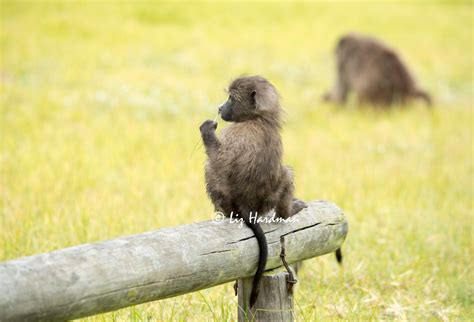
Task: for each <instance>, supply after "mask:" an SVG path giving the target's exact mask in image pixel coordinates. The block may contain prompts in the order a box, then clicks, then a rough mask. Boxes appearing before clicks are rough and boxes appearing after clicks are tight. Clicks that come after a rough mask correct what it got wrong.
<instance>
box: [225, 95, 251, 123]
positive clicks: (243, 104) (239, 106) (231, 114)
mask: <svg viewBox="0 0 474 322" xmlns="http://www.w3.org/2000/svg"><path fill="white" fill-rule="evenodd" d="M246 94H247V95H245V93H244V96H243V97H242V95H238V94H237V93H232V92H229V98H228V99H227V101H226V102H225V103H224V104H222V105H221V106H220V107H219V112H220V114H221V117H222V119H223V120H224V121H227V122H243V121H247V120H250V119H253V118H255V117H257V113H256V104H255V94H256V91H255V90H252V91H249V92H248V93H246Z"/></svg>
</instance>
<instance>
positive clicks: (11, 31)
mask: <svg viewBox="0 0 474 322" xmlns="http://www.w3.org/2000/svg"><path fill="white" fill-rule="evenodd" d="M351 30H357V31H361V32H366V33H370V34H372V35H376V36H380V37H383V38H384V39H385V40H386V41H387V42H389V43H391V44H393V45H394V46H395V47H396V48H398V49H399V51H400V52H401V53H402V55H403V57H404V59H405V60H406V61H407V62H408V63H409V65H410V66H411V67H412V69H413V70H414V72H415V73H416V75H417V78H418V80H419V82H420V83H421V84H422V85H423V86H424V87H425V88H427V89H428V90H429V91H430V92H431V93H432V94H433V96H434V99H435V101H436V103H435V107H434V108H433V109H432V110H429V109H427V108H425V107H424V106H423V105H422V104H416V103H414V104H413V105H412V106H408V107H407V108H396V109H393V110H391V111H388V112H380V111H374V110H373V109H371V108H368V107H365V108H364V107H362V108H356V107H354V106H350V107H349V108H346V109H342V108H338V107H336V106H330V105H324V104H322V103H321V102H320V100H319V98H320V96H321V94H322V92H323V91H325V90H326V89H327V88H328V87H330V86H331V82H332V80H333V79H334V76H333V67H334V64H333V60H332V54H331V52H332V50H333V46H334V43H335V41H336V39H337V37H338V36H339V35H341V33H344V32H347V31H351ZM0 41H1V70H0V80H1V83H0V84H1V85H0V86H1V87H0V90H1V107H0V109H1V116H2V119H1V134H0V136H1V143H2V148H1V155H0V164H1V177H0V193H1V196H2V197H1V199H0V203H1V204H0V205H1V213H0V260H8V259H13V258H16V257H20V256H25V255H32V254H36V253H39V252H46V251H50V250H53V249H58V248H63V247H67V246H71V245H76V244H80V243H86V242H93V241H98V240H105V239H111V238H114V237H118V236H123V235H128V234H133V233H140V232H144V231H148V230H152V229H157V228H160V227H167V226H175V225H179V224H185V223H190V222H193V221H200V220H207V219H210V218H211V216H212V206H211V203H210V202H209V201H208V199H207V197H206V195H205V190H204V183H203V182H204V179H203V163H204V160H205V156H204V152H203V150H202V149H201V150H198V151H197V152H196V153H194V154H193V155H192V156H190V155H191V151H192V150H193V147H194V146H195V145H196V143H197V142H199V131H198V127H199V125H200V124H201V122H202V121H203V120H205V119H208V118H214V116H215V114H216V106H217V105H218V103H219V102H221V101H223V100H224V99H225V94H224V92H223V90H222V89H223V88H224V87H225V86H226V85H227V84H228V82H229V81H230V80H231V79H232V78H233V77H235V76H238V75H241V74H262V75H264V76H266V77H267V78H269V79H270V80H271V81H272V82H273V83H274V84H275V85H276V86H277V88H278V89H279V90H280V92H281V94H282V96H283V105H284V107H285V108H286V111H287V114H288V115H287V122H286V125H285V127H284V131H283V141H284V146H285V162H286V163H287V164H289V165H291V166H292V167H293V168H294V169H295V172H296V192H297V195H298V196H299V197H301V198H304V199H306V200H312V199H328V200H331V201H333V202H335V203H337V204H338V205H339V206H341V207H342V208H343V209H344V210H345V213H346V215H347V217H348V220H349V222H350V225H349V227H350V229H349V236H348V239H347V241H346V243H345V245H344V251H345V256H346V257H345V259H346V262H345V265H344V269H343V270H341V269H339V268H338V267H337V264H336V263H335V260H334V258H333V256H332V255H331V256H323V257H321V258H316V259H313V260H310V261H307V263H306V265H305V266H304V268H303V270H302V273H301V276H300V283H299V284H298V288H297V291H296V308H297V312H296V314H297V317H298V320H303V321H312V320H315V319H317V320H327V319H350V320H356V319H358V320H367V319H402V320H420V321H424V320H438V319H439V320H448V319H449V320H460V319H474V312H473V304H474V287H473V285H474V275H473V274H474V273H473V272H474V267H473V266H474V265H473V260H472V254H473V252H474V247H473V239H472V226H473V203H472V202H473V199H472V198H473V179H474V178H473V124H474V123H473V112H472V99H473V65H474V64H473V57H474V55H473V8H472V5H470V4H466V5H461V4H449V3H446V4H429V3H427V2H423V3H416V4H415V3H409V2H398V3H384V4H381V3H379V4H377V3H372V4H370V3H368V2H364V3H362V2H361V3H356V2H350V3H349V2H348V3H344V4H342V3H341V4H336V3H332V4H329V3H320V4H279V3H266V4H264V3H242V4H232V3H207V4H189V3H188V4H179V3H163V4H155V5H146V4H132V3H128V4H122V5H112V3H110V2H109V3H105V2H104V3H98V2H96V3H88V2H82V3H80V4H73V3H50V4H46V3H40V2H37V3H36V4H35V3H28V4H26V3H25V4H15V3H13V2H5V1H2V2H1V28H0ZM223 126H225V125H224V123H223V122H222V121H221V122H220V124H219V127H223ZM236 307H237V305H236V298H235V297H234V296H233V290H232V286H231V285H230V284H229V285H224V286H218V287H214V288H212V289H208V290H204V291H201V292H198V293H193V294H189V295H185V296H180V297H176V298H172V299H168V300H164V301H157V302H153V303H148V304H144V305H139V306H136V307H132V308H126V309H123V310H120V311H117V312H113V313H108V314H105V315H100V316H96V317H91V318H89V319H87V320H91V321H92V320H94V321H95V320H99V321H104V320H111V319H115V320H125V321H127V320H135V321H143V320H147V319H151V320H160V321H163V320H182V321H185V320H196V321H202V320H236V317H237V314H236V313H237V309H236Z"/></svg>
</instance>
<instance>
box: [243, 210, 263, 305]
mask: <svg viewBox="0 0 474 322" xmlns="http://www.w3.org/2000/svg"><path fill="white" fill-rule="evenodd" d="M244 220H245V223H246V224H247V226H248V227H249V228H250V229H252V231H253V233H254V234H255V237H256V238H257V242H258V248H259V249H260V255H259V258H258V266H257V271H256V272H255V275H254V277H253V283H252V291H251V292H250V308H252V307H253V306H254V305H255V302H256V301H257V297H258V292H259V291H260V281H261V280H262V275H263V272H264V271H265V266H266V265H267V257H268V245H267V238H266V237H265V233H264V232H263V230H262V227H260V224H258V223H256V222H255V223H253V222H251V221H250V220H249V219H247V218H245V217H244Z"/></svg>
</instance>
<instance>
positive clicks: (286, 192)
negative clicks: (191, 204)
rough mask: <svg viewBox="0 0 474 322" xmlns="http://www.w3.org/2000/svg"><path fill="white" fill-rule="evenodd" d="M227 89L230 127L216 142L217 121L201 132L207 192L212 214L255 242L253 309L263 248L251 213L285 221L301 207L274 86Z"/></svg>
mask: <svg viewBox="0 0 474 322" xmlns="http://www.w3.org/2000/svg"><path fill="white" fill-rule="evenodd" d="M228 91H229V100H228V101H227V102H226V103H225V104H223V105H222V106H221V107H220V108H219V111H220V113H221V116H222V118H223V119H224V120H226V121H231V122H233V123H232V124H231V125H229V126H228V127H227V128H225V129H223V130H222V132H221V134H220V137H219V138H217V136H216V134H215V129H216V127H217V123H215V122H213V121H210V120H208V121H205V122H204V123H203V124H202V125H201V128H200V130H201V135H202V139H203V141H204V145H205V148H206V153H207V155H208V160H207V164H206V168H205V178H206V188H207V193H208V195H209V197H210V199H211V200H212V202H213V204H214V206H215V208H216V211H221V212H222V213H224V214H225V215H226V216H230V215H231V213H233V215H234V216H235V215H236V214H238V215H239V216H240V217H242V218H243V219H244V221H245V222H246V224H247V225H248V226H249V227H250V228H251V229H252V230H253V231H254V233H255V235H256V237H257V240H258V242H259V248H260V260H259V267H258V269H257V273H256V274H255V277H254V289H253V290H252V295H251V300H250V304H251V306H253V304H254V303H255V300H256V296H257V294H258V287H259V282H260V278H261V274H263V271H264V269H265V264H266V255H267V249H266V248H267V245H266V240H265V235H264V233H263V231H262V230H261V228H260V226H259V225H258V224H252V223H249V222H248V218H249V215H250V213H253V214H255V213H257V214H258V215H264V214H265V213H267V212H268V211H270V210H272V209H275V212H276V216H278V217H282V218H288V217H289V216H291V215H293V214H295V213H296V212H298V211H299V210H301V209H302V208H303V207H304V203H302V202H300V201H297V202H295V203H293V190H294V186H293V175H292V172H291V170H290V169H289V168H288V167H285V166H284V165H283V164H282V153H283V149H282V142H281V137H280V133H279V131H280V128H281V114H282V109H281V107H280V104H279V95H278V93H277V91H276V89H275V87H274V86H273V85H272V84H270V82H268V81H267V80H266V79H264V78H263V77H260V76H251V77H241V78H238V79H236V80H234V81H233V82H232V83H231V84H230V86H229V90H228ZM262 257H264V258H262Z"/></svg>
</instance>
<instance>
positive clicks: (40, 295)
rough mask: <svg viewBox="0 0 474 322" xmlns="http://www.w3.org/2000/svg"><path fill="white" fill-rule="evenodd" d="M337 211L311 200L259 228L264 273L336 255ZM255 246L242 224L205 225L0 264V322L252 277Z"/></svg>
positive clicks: (340, 232)
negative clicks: (286, 218)
mask: <svg viewBox="0 0 474 322" xmlns="http://www.w3.org/2000/svg"><path fill="white" fill-rule="evenodd" d="M347 227H348V226H347V222H346V219H345V217H344V215H343V213H342V211H341V210H340V209H339V208H338V207H337V206H335V205H334V204H331V203H329V202H325V201H314V202H310V203H308V208H306V209H304V210H302V211H301V212H300V213H299V214H297V215H296V216H295V218H294V222H292V223H264V224H262V228H263V229H264V231H265V234H266V237H267V240H268V247H269V255H268V263H267V269H273V268H277V267H280V266H282V262H281V260H280V252H281V237H282V236H284V239H285V248H286V260H287V261H288V263H294V262H297V261H302V260H305V259H308V258H312V257H315V256H320V255H323V254H326V253H330V252H333V251H335V250H336V249H337V248H339V247H340V246H341V244H342V243H343V241H344V239H345V237H346V234H347ZM258 253H259V252H258V246H257V241H256V239H255V238H254V237H253V234H252V231H251V230H250V229H248V228H246V226H245V225H243V227H242V228H241V229H240V228H239V224H238V223H230V222H229V219H224V220H222V221H221V222H214V221H205V222H199V223H193V224H188V225H182V226H178V227H173V228H166V229H159V230H156V231H151V232H147V233H143V234H139V235H133V236H129V237H123V238H118V239H114V240H109V241H104V242H99V243H94V244H85V245H80V246H76V247H71V248H66V249H61V250H57V251H53V252H50V253H45V254H39V255H34V256H29V257H24V258H20V259H16V260H11V261H7V262H2V263H0V321H12V320H38V319H43V320H65V319H74V318H80V317H85V316H89V315H93V314H98V313H103V312H108V311H111V310H116V309H120V308H124V307H127V306H131V305H135V304H139V303H144V302H148V301H154V300H159V299H164V298H168V297H172V296H177V295H181V294H185V293H189V292H194V291H198V290H201V289H205V288H209V287H212V286H215V285H219V284H223V283H227V282H230V281H234V280H238V279H244V278H248V277H251V276H252V275H253V273H254V272H255V269H256V265H257V259H258Z"/></svg>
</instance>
